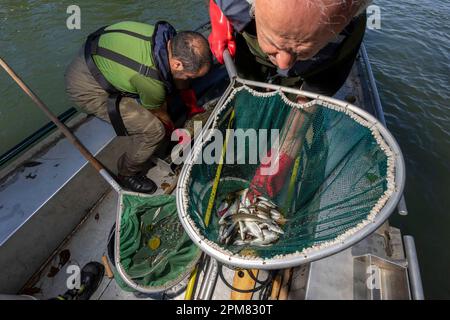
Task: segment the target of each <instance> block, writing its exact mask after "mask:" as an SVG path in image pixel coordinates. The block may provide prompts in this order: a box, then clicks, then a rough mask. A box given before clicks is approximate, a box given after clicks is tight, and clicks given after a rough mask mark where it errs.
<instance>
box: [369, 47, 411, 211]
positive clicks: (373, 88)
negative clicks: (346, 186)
mask: <svg viewBox="0 0 450 320" xmlns="http://www.w3.org/2000/svg"><path fill="white" fill-rule="evenodd" d="M361 54H362V57H363V60H364V62H365V65H366V69H367V76H368V77H369V84H370V90H371V91H372V94H373V98H374V103H375V109H376V112H377V116H378V119H379V120H380V122H381V123H382V124H383V125H384V126H385V127H386V119H385V118H384V112H383V106H382V105H381V99H380V94H379V93H378V88H377V83H376V82H375V78H374V76H373V72H372V67H371V65H370V60H369V56H368V55H367V50H366V46H365V45H364V43H363V44H361ZM397 211H398V213H399V214H400V215H402V216H406V215H408V208H407V207H406V201H405V197H404V195H402V197H401V199H400V201H399V203H398V205H397Z"/></svg>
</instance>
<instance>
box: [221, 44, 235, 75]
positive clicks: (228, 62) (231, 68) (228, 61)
mask: <svg viewBox="0 0 450 320" xmlns="http://www.w3.org/2000/svg"><path fill="white" fill-rule="evenodd" d="M223 61H224V62H225V67H226V68H227V72H228V76H229V77H230V80H233V79H235V78H237V71H236V66H235V65H234V61H233V58H232V57H231V54H230V52H229V51H228V49H225V50H224V51H223Z"/></svg>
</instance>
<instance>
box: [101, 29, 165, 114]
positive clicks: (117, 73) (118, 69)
mask: <svg viewBox="0 0 450 320" xmlns="http://www.w3.org/2000/svg"><path fill="white" fill-rule="evenodd" d="M115 30H117V32H114V31H115ZM154 30H155V27H154V26H152V25H149V24H144V23H139V22H132V21H126V22H119V23H116V24H113V25H110V26H108V27H106V28H104V29H103V30H102V31H101V32H100V33H99V34H100V36H99V38H98V42H97V43H96V45H97V47H96V48H95V49H94V50H95V51H94V52H93V54H92V58H93V60H94V62H95V64H96V66H97V68H98V69H99V71H100V72H101V74H102V75H103V77H104V78H105V79H106V80H107V82H109V84H110V85H112V86H113V87H114V88H115V89H117V90H118V91H120V92H122V93H126V94H132V95H136V97H138V98H139V99H140V102H141V103H142V105H143V106H144V107H146V108H149V109H153V108H158V107H160V106H161V105H162V104H163V103H164V101H165V99H166V89H165V86H164V83H163V82H162V81H161V79H160V74H159V71H158V70H157V68H156V66H155V62H154V58H153V51H152V46H153V34H154ZM117 57H118V58H117ZM118 61H120V62H118ZM124 62H125V63H124Z"/></svg>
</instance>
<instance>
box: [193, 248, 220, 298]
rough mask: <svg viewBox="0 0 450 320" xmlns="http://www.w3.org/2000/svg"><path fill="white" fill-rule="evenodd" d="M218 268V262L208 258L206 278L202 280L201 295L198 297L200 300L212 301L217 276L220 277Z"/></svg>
mask: <svg viewBox="0 0 450 320" xmlns="http://www.w3.org/2000/svg"><path fill="white" fill-rule="evenodd" d="M217 268H218V264H217V261H216V260H215V259H213V258H211V257H209V256H208V261H207V265H206V268H205V269H204V270H205V271H204V272H205V273H204V274H205V276H204V278H203V280H202V284H201V287H200V290H199V294H198V296H197V299H198V300H211V297H212V295H213V292H214V288H215V286H216V283H217V276H218V273H217Z"/></svg>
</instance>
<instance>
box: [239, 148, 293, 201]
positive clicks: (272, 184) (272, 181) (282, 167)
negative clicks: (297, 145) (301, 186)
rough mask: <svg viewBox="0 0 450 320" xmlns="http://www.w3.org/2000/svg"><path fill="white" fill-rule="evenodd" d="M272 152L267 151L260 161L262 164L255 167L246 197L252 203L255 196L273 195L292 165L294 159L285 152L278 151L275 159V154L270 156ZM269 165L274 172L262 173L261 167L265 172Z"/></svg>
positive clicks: (284, 180)
mask: <svg viewBox="0 0 450 320" xmlns="http://www.w3.org/2000/svg"><path fill="white" fill-rule="evenodd" d="M272 153H273V150H270V151H269V152H268V153H267V156H266V158H265V159H263V161H262V162H263V164H261V165H260V166H259V168H258V169H256V173H255V176H254V177H253V180H252V182H251V183H250V190H249V193H248V198H249V199H250V201H251V202H252V203H253V202H254V201H255V198H256V197H257V196H259V195H261V194H263V193H264V194H267V195H268V196H269V197H271V198H273V197H275V196H276V195H277V194H278V193H279V192H280V191H281V189H282V188H283V186H284V184H285V183H286V179H287V174H288V173H289V171H290V169H291V167H292V164H293V162H294V159H293V158H291V157H290V156H289V155H288V154H286V153H280V155H279V157H278V159H277V158H276V154H274V156H273V157H272ZM274 161H278V170H277V166H276V165H274ZM271 167H272V168H274V169H272V170H275V172H271V174H269V175H263V174H262V169H265V172H264V173H267V171H269V170H271V169H270V168H271Z"/></svg>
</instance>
